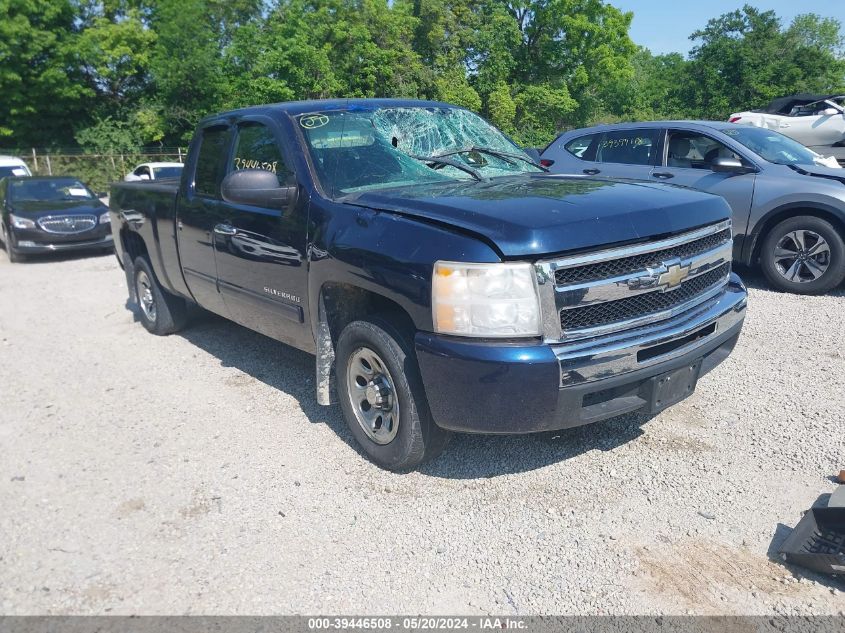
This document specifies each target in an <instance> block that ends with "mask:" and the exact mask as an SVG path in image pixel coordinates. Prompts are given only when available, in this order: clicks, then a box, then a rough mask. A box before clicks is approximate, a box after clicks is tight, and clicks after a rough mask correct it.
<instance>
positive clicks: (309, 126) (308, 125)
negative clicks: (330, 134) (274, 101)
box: [299, 114, 329, 130]
mask: <svg viewBox="0 0 845 633" xmlns="http://www.w3.org/2000/svg"><path fill="white" fill-rule="evenodd" d="M328 122H329V117H327V116H326V115H325V114H308V115H306V116H302V117H299V124H300V125H301V126H302V127H304V128H305V129H306V130H313V129H314V128H318V127H323V126H324V125H325V124H326V123H328Z"/></svg>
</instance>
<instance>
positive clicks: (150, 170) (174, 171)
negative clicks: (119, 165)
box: [123, 163, 184, 182]
mask: <svg viewBox="0 0 845 633" xmlns="http://www.w3.org/2000/svg"><path fill="white" fill-rule="evenodd" d="M182 167H184V164H183V163H142V164H141V165H138V166H137V167H136V168H135V169H133V170H132V172H131V173H129V174H126V176H124V178H123V180H125V181H126V182H137V181H140V180H165V179H168V178H176V179H178V178H179V177H180V176H181V175H182Z"/></svg>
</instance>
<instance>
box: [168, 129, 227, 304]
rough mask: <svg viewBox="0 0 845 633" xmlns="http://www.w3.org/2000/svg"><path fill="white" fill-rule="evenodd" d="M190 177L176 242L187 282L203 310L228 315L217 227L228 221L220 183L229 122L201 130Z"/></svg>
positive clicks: (185, 180)
mask: <svg viewBox="0 0 845 633" xmlns="http://www.w3.org/2000/svg"><path fill="white" fill-rule="evenodd" d="M197 135H198V138H196V139H194V143H199V146H198V147H196V148H195V149H194V150H193V151H192V152H191V156H192V157H193V158H192V161H193V164H191V165H189V166H188V167H187V169H189V170H190V171H189V174H190V176H189V177H187V178H186V179H184V180H183V182H184V183H185V186H184V187H183V192H182V195H180V196H179V202H178V204H179V208H178V218H177V224H176V227H177V228H176V239H177V242H178V244H179V258H180V261H181V263H182V272H183V274H184V276H185V283H186V284H187V286H188V289H189V290H190V291H191V294H192V295H193V296H194V299H196V301H197V303H199V304H200V305H201V306H202V307H203V308H206V309H207V310H211V311H212V312H216V313H217V314H221V315H223V316H228V315H227V314H226V307H225V304H224V303H223V297H222V296H221V294H220V293H219V292H218V291H217V268H216V266H215V262H214V239H213V235H214V233H213V231H214V227H215V226H216V225H217V224H219V223H220V222H222V221H223V220H224V219H225V209H223V207H222V201H221V199H220V183H221V181H222V180H223V175H224V173H225V169H226V159H227V158H228V156H229V147H230V143H231V131H230V128H229V125H228V124H226V123H212V124H210V125H207V126H205V127H203V128H201V129H200V130H198V131H197Z"/></svg>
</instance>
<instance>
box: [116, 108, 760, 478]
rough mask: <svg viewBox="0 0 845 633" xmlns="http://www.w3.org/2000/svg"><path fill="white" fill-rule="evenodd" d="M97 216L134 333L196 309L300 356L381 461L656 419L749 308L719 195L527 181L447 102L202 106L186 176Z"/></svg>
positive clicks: (532, 171) (473, 119) (520, 160)
mask: <svg viewBox="0 0 845 633" xmlns="http://www.w3.org/2000/svg"><path fill="white" fill-rule="evenodd" d="M110 213H111V214H112V231H113V233H114V238H115V245H116V250H117V256H118V259H119V261H120V263H121V265H122V267H123V268H124V270H125V272H126V278H127V283H128V286H129V292H130V299H131V300H132V301H133V302H135V303H137V305H138V307H139V309H138V314H139V318H140V320H141V322H142V323H143V325H144V327H146V328H147V329H148V330H149V331H150V332H152V333H154V334H170V333H172V332H176V331H177V330H179V329H180V328H181V327H183V326H184V325H185V322H186V315H187V309H188V307H189V305H190V304H198V305H200V306H201V307H203V308H205V309H207V310H210V311H212V312H215V313H217V314H220V315H222V316H224V317H227V318H229V319H231V320H232V321H235V322H237V323H240V324H241V325H244V326H246V327H248V328H251V329H253V330H256V331H258V332H261V333H263V334H265V335H267V336H269V337H271V338H273V339H276V340H278V341H281V342H283V343H286V344H288V345H291V346H294V347H296V348H299V349H302V350H305V351H307V352H310V353H312V354H314V355H315V358H316V363H315V365H316V397H317V400H318V402H319V403H320V404H323V405H329V404H331V403H332V402H333V401H334V400H335V399H337V400H339V403H340V406H341V408H342V411H343V414H344V417H345V419H346V421H347V423H348V425H349V428H350V429H351V432H352V434H353V435H354V437H355V439H356V440H357V442H358V443H359V444H360V447H361V450H362V451H363V452H364V453H365V454H366V455H367V456H368V457H369V458H370V459H371V460H372V461H374V462H375V463H377V464H379V465H380V466H382V467H384V468H388V469H392V470H408V469H411V468H414V467H415V466H417V465H419V464H420V463H422V462H423V461H425V460H428V459H431V458H432V457H434V456H435V455H437V454H438V453H439V452H440V451H441V450H442V449H443V447H444V446H445V445H446V442H447V440H448V438H449V436H450V433H451V432H455V431H457V432H468V433H533V432H539V431H548V430H559V429H563V428H567V427H574V426H579V425H583V424H588V423H591V422H596V421H599V420H603V419H607V418H611V417H614V416H618V415H621V414H624V413H629V412H633V411H640V412H657V411H660V410H662V409H664V408H666V407H668V406H671V405H672V404H675V403H676V402H678V401H680V400H682V399H683V398H685V397H687V396H688V395H690V393H691V392H692V391H693V389H694V388H695V386H696V381H697V380H698V378H699V377H700V376H702V375H703V374H705V373H706V372H708V371H710V370H711V369H713V368H714V367H715V366H716V365H718V364H719V363H720V362H721V361H722V360H724V359H725V358H726V357H727V356H728V354H729V353H730V352H731V350H732V349H733V347H734V345H735V344H736V341H737V338H738V337H739V333H740V329H741V328H742V323H743V319H744V317H745V311H746V290H745V287H744V286H743V284H742V282H741V281H740V279H739V278H738V277H737V276H736V275H735V274H734V273H733V272H732V271H731V240H732V235H731V221H730V209H729V208H728V206H727V204H726V203H725V202H724V201H723V200H722V199H721V198H718V197H716V196H712V195H709V194H703V193H698V192H694V191H688V190H683V189H679V188H676V187H671V186H666V185H662V184H648V183H643V184H631V183H622V182H614V181H609V180H598V179H589V178H585V177H563V176H556V175H552V174H548V173H545V170H544V169H543V168H542V167H540V166H539V165H537V164H536V163H535V162H534V161H533V160H532V158H531V157H530V156H529V155H527V154H526V153H524V152H523V151H521V150H520V149H519V148H518V147H517V146H516V145H514V144H513V142H512V141H510V140H509V139H508V138H507V137H506V136H505V135H503V134H502V133H501V132H499V131H498V130H497V129H496V128H494V127H492V126H491V125H489V124H488V123H487V122H485V121H484V120H483V119H482V118H480V117H478V116H477V115H475V114H473V113H471V112H469V111H467V110H464V109H462V108H458V107H454V106H450V105H447V104H444V103H433V102H425V101H406V100H373V99H363V100H356V99H350V100H346V99H344V100H335V101H310V102H297V103H283V104H276V105H269V106H260V107H253V108H247V109H243V110H237V111H234V112H227V113H224V114H220V115H217V116H212V117H209V118H207V119H205V120H203V121H202V122H201V123H200V125H199V127H198V129H197V132H196V134H195V137H194V139H193V141H192V144H191V147H190V150H189V154H188V157H187V161H186V165H185V169H184V171H183V173H182V178H181V182H176V181H173V182H165V181H156V182H150V183H117V184H114V185H113V186H112V190H111V210H110Z"/></svg>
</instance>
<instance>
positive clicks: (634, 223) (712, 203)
mask: <svg viewBox="0 0 845 633" xmlns="http://www.w3.org/2000/svg"><path fill="white" fill-rule="evenodd" d="M346 202H347V203H351V204H356V205H360V206H367V207H369V208H372V209H377V210H383V211H391V212H395V213H400V214H402V215H407V216H411V217H415V218H421V219H425V220H428V221H433V222H437V223H440V224H446V225H449V226H453V227H456V228H458V229H462V230H464V231H467V232H471V233H474V234H476V235H479V236H482V237H483V238H485V239H486V240H487V241H489V242H490V243H492V244H493V245H494V246H495V247H496V248H497V249H498V250H499V251H500V253H501V255H502V256H503V257H505V258H519V257H528V256H535V255H549V254H553V253H563V252H575V251H581V250H591V249H593V250H594V249H598V248H606V247H607V246H610V245H614V244H617V245H618V244H624V243H634V242H641V241H647V240H651V239H654V238H658V237H662V236H665V235H668V234H673V233H678V232H682V231H685V230H690V229H694V228H698V227H700V226H703V225H706V224H710V223H714V222H718V221H720V220H725V219H727V218H729V217H730V208H729V207H728V205H727V203H726V202H725V201H724V200H723V199H722V198H720V197H718V196H714V195H710V194H705V193H701V192H697V191H692V190H688V189H683V188H680V187H673V186H671V185H662V184H651V183H631V182H617V181H611V180H597V179H588V178H580V177H572V176H557V175H551V174H538V175H536V176H515V177H503V178H496V179H493V180H488V181H469V180H467V181H459V182H448V183H435V184H430V185H418V186H414V187H406V188H403V189H401V190H400V189H390V190H381V191H371V192H365V193H360V194H357V195H356V196H354V197H353V198H349V199H347V200H346Z"/></svg>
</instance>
